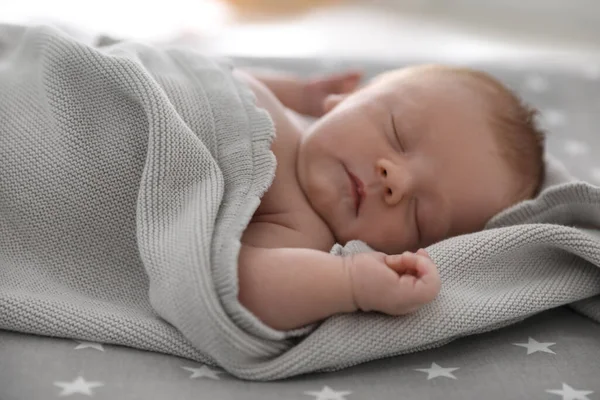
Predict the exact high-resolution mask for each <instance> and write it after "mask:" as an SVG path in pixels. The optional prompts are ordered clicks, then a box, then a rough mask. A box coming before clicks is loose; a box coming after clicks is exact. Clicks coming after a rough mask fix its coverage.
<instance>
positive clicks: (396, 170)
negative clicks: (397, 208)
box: [377, 159, 412, 206]
mask: <svg viewBox="0 0 600 400" xmlns="http://www.w3.org/2000/svg"><path fill="white" fill-rule="evenodd" d="M377 175H378V176H379V178H380V181H381V184H382V191H383V198H384V200H385V202H386V203H387V204H388V205H390V206H393V205H395V204H398V203H399V202H400V201H402V198H403V197H404V196H405V195H406V194H407V193H409V192H410V190H411V186H412V183H411V179H410V176H409V174H408V173H407V171H406V169H404V168H402V167H401V166H399V165H396V164H394V163H393V162H391V161H389V160H384V159H382V160H379V161H378V162H377Z"/></svg>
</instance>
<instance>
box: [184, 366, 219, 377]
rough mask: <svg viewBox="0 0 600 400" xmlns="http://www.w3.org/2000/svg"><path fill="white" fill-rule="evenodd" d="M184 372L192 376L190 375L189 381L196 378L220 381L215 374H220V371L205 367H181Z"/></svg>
mask: <svg viewBox="0 0 600 400" xmlns="http://www.w3.org/2000/svg"><path fill="white" fill-rule="evenodd" d="M181 368H183V369H185V370H186V371H190V372H191V373H192V375H190V379H196V378H210V379H217V380H218V379H221V378H219V377H218V376H217V374H221V373H222V372H221V371H215V370H212V369H210V368H208V367H207V366H206V365H203V366H201V367H200V368H192V367H181Z"/></svg>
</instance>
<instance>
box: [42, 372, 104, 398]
mask: <svg viewBox="0 0 600 400" xmlns="http://www.w3.org/2000/svg"><path fill="white" fill-rule="evenodd" d="M54 386H58V387H60V388H62V392H60V393H59V394H58V395H59V396H70V395H72V394H75V393H80V394H85V395H87V396H91V395H93V394H94V393H93V392H92V389H93V388H96V387H99V386H104V383H102V382H86V380H85V379H83V377H81V376H78V377H77V379H75V380H74V381H73V382H54Z"/></svg>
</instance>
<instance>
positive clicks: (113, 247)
mask: <svg viewBox="0 0 600 400" xmlns="http://www.w3.org/2000/svg"><path fill="white" fill-rule="evenodd" d="M231 68H232V66H231V65H230V64H229V63H228V62H226V61H223V60H217V59H214V58H211V57H206V56H203V55H201V54H198V53H196V52H194V51H193V50H191V49H183V48H156V47H151V46H147V45H143V44H140V43H135V42H121V43H115V44H112V45H109V46H106V47H102V48H96V47H93V46H90V45H89V44H85V43H83V42H79V41H77V40H76V39H75V38H72V37H69V36H68V35H66V34H64V33H62V32H61V31H59V30H57V29H54V28H51V27H44V26H40V27H22V26H13V25H0V328H1V329H8V330H13V331H20V332H26V333H34V334H41V335H49V336H57V337H65V338H74V339H81V340H90V341H99V342H103V343H114V344H120V345H125V346H132V347H136V348H139V349H146V350H151V351H158V352H163V353H167V354H173V355H177V356H181V357H186V358H189V359H192V360H196V361H199V362H203V363H207V364H211V365H216V366H220V367H222V368H224V369H225V370H227V371H228V372H229V373H231V374H232V375H235V376H237V377H239V378H243V379H252V380H273V379H282V378H286V377H290V376H294V375H299V374H303V373H308V372H314V371H331V370H336V369H340V368H345V367H349V366H352V365H355V364H358V363H361V362H365V361H369V360H373V359H377V358H381V357H389V356H393V355H399V354H403V353H409V352H414V351H418V350H422V349H426V348H431V347H435V346H440V345H442V344H444V343H447V342H449V341H451V340H453V339H455V338H457V337H460V336H464V335H469V334H474V333H479V332H484V331H487V330H491V329H496V328H499V327H502V326H505V325H508V324H511V323H514V322H516V321H519V320H521V319H523V318H526V317H528V316H530V315H532V314H535V313H538V312H541V311H543V310H546V309H549V308H552V307H557V306H560V305H564V304H571V305H572V307H573V308H575V309H576V310H578V311H579V312H581V313H582V314H584V315H587V316H589V317H591V318H594V319H596V320H598V321H600V306H599V305H600V297H598V296H597V295H598V294H599V293H600V269H599V268H598V266H599V265H600V241H599V239H600V234H599V233H598V232H599V231H598V228H600V207H599V205H600V189H599V188H597V187H595V186H592V185H589V184H587V183H584V182H578V181H575V180H573V179H572V178H571V177H569V176H567V175H565V174H564V172H563V171H560V166H559V165H557V164H556V163H555V162H554V164H553V162H552V160H549V168H548V176H547V180H546V182H547V187H546V188H545V190H544V191H543V192H542V193H541V195H540V196H539V197H538V198H536V199H534V200H530V201H526V202H523V203H521V204H518V205H516V206H515V207H513V208H511V209H509V210H505V211H504V212H502V213H500V214H499V215H498V216H496V217H495V218H494V219H493V220H492V221H490V223H489V224H488V226H487V227H486V229H485V230H484V231H482V232H478V233H474V234H470V235H463V236H459V237H455V238H451V239H448V240H445V241H443V242H440V243H437V244H435V245H433V246H431V247H429V248H428V249H427V250H428V252H429V253H430V254H431V256H432V258H433V259H434V261H435V262H436V264H437V265H438V266H439V268H440V273H441V277H442V281H443V288H442V291H441V293H440V296H439V297H438V298H437V299H436V300H435V301H434V302H432V303H431V304H429V305H427V306H425V307H423V308H422V309H420V310H419V311H418V312H416V313H414V314H411V315H408V316H404V317H398V318H393V317H389V316H385V315H381V314H377V313H353V314H344V315H336V316H333V317H331V318H329V319H327V320H325V321H323V322H322V323H320V324H314V325H311V326H307V327H305V328H303V329H298V330H294V331H287V332H283V331H277V330H274V329H271V328H269V327H268V326H266V325H264V324H263V323H262V322H261V321H260V320H258V319H257V318H256V317H255V316H254V315H252V314H251V313H250V312H249V311H248V310H246V309H245V308H244V307H243V306H242V305H241V304H240V303H239V301H238V300H237V294H238V285H237V257H238V254H239V248H240V238H241V235H242V233H243V231H244V229H245V228H246V226H247V224H248V223H249V221H250V218H251V217H252V215H253V213H254V211H255V210H256V208H257V207H258V205H259V204H260V198H261V196H262V195H263V194H264V192H265V191H266V190H267V189H268V187H269V185H270V184H271V182H272V180H273V177H274V173H275V165H276V161H275V158H274V156H273V154H272V152H271V151H270V144H271V141H272V140H273V137H274V134H275V133H274V127H273V124H272V122H271V120H270V118H269V116H268V114H267V113H266V112H265V111H264V110H261V109H258V108H257V107H256V106H255V105H254V96H253V95H252V93H251V91H250V90H249V89H248V88H247V87H245V86H244V85H243V84H242V83H240V82H238V81H237V80H236V79H235V78H234V77H233V75H232V74H231ZM369 250H370V249H369V247H368V246H367V245H366V244H364V243H362V242H358V241H354V242H350V243H347V244H346V245H345V246H341V245H336V246H334V248H332V250H331V251H332V253H334V254H339V255H343V254H349V253H353V252H360V251H369Z"/></svg>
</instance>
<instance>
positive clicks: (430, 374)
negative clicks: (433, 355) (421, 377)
mask: <svg viewBox="0 0 600 400" xmlns="http://www.w3.org/2000/svg"><path fill="white" fill-rule="evenodd" d="M457 369H460V368H442V367H440V366H439V365H437V364H436V363H431V367H430V368H423V369H415V371H420V372H426V373H427V380H430V379H433V378H437V377H438V376H445V377H447V378H452V379H456V377H455V376H454V375H453V374H452V371H456V370H457Z"/></svg>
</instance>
